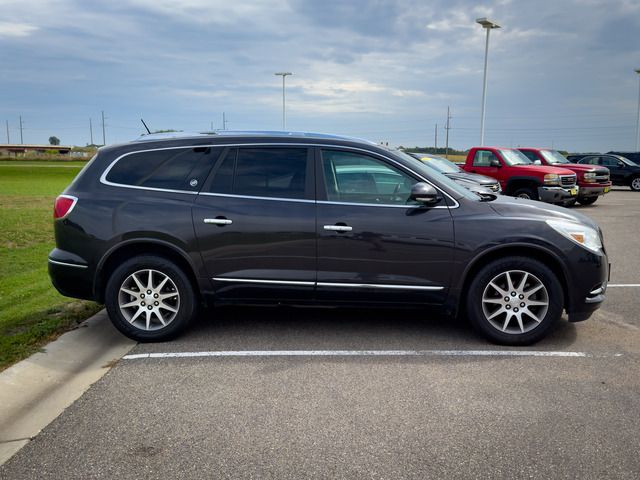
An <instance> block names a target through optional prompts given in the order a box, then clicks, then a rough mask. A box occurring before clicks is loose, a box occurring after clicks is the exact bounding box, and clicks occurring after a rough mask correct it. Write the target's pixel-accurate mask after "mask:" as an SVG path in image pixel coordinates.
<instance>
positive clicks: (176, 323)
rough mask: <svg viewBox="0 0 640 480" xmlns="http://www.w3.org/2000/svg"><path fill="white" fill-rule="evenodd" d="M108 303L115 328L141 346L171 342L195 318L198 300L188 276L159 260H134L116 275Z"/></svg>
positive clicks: (111, 281)
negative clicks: (144, 343)
mask: <svg viewBox="0 0 640 480" xmlns="http://www.w3.org/2000/svg"><path fill="white" fill-rule="evenodd" d="M105 303H106V307H107V312H108V313H109V317H110V318H111V321H112V322H113V324H114V326H115V327H116V328H117V329H118V330H120V331H121V332H122V333H123V334H125V335H126V336H127V337H129V338H132V339H134V340H137V341H139V342H159V341H164V340H170V339H171V338H174V337H175V336H177V335H178V334H179V333H180V332H182V331H183V330H184V329H185V328H186V326H187V325H188V323H189V322H190V321H191V319H192V318H193V317H194V316H195V314H196V305H197V301H196V296H195V293H194V290H193V287H192V285H191V282H190V281H189V279H188V278H187V276H186V275H185V273H184V272H183V271H182V269H180V268H179V267H178V266H177V265H175V264H174V263H173V262H171V261H169V260H167V259H165V258H162V257H157V256H152V255H144V256H139V257H134V258H131V259H129V260H127V261H126V262H124V263H123V264H122V265H120V266H119V267H118V268H116V270H115V271H114V272H113V274H112V275H111V277H110V278H109V281H108V282H107V289H106V292H105Z"/></svg>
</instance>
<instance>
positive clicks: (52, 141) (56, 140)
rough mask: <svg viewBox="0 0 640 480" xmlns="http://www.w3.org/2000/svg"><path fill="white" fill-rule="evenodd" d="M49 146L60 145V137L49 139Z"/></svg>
mask: <svg viewBox="0 0 640 480" xmlns="http://www.w3.org/2000/svg"><path fill="white" fill-rule="evenodd" d="M49 145H60V139H59V138H58V137H49Z"/></svg>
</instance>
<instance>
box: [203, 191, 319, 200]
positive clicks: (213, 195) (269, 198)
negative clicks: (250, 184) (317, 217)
mask: <svg viewBox="0 0 640 480" xmlns="http://www.w3.org/2000/svg"><path fill="white" fill-rule="evenodd" d="M199 195H204V196H207V197H230V198H246V199H249V200H275V201H277V202H297V203H316V201H315V200H309V199H308V198H284V197H256V196H253V195H235V194H232V193H209V192H200V193H199Z"/></svg>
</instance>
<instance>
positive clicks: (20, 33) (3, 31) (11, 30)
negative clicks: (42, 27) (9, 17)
mask: <svg viewBox="0 0 640 480" xmlns="http://www.w3.org/2000/svg"><path fill="white" fill-rule="evenodd" d="M36 30H38V27H36V26H35V25H30V24H28V23H13V22H0V37H28V36H29V35H31V34H32V33H33V32H35V31H36Z"/></svg>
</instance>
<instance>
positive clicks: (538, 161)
mask: <svg viewBox="0 0 640 480" xmlns="http://www.w3.org/2000/svg"><path fill="white" fill-rule="evenodd" d="M533 164H534V165H542V162H541V161H540V160H534V161H533Z"/></svg>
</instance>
